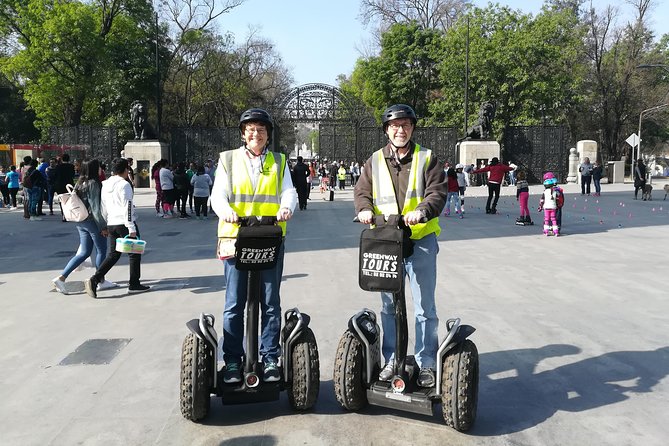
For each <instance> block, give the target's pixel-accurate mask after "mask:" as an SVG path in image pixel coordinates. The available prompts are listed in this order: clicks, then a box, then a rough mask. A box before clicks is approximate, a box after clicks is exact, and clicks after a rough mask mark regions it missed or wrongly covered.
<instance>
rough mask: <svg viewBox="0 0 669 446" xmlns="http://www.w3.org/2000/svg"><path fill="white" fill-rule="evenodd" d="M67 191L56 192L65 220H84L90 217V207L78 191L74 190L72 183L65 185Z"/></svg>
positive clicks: (76, 221) (77, 221)
mask: <svg viewBox="0 0 669 446" xmlns="http://www.w3.org/2000/svg"><path fill="white" fill-rule="evenodd" d="M65 188H66V189H67V192H66V193H64V194H56V195H57V196H58V199H59V200H60V206H61V208H62V209H63V218H64V219H65V221H71V222H75V223H79V222H82V221H84V220H86V219H87V218H88V215H89V214H88V209H86V205H85V204H84V201H83V200H82V199H81V198H79V195H78V194H77V191H76V190H74V187H72V185H71V184H67V185H66V186H65Z"/></svg>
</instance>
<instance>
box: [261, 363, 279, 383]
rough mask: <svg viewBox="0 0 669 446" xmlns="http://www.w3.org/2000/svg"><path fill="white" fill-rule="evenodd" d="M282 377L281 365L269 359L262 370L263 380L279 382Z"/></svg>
mask: <svg viewBox="0 0 669 446" xmlns="http://www.w3.org/2000/svg"><path fill="white" fill-rule="evenodd" d="M280 378H281V374H280V373H279V366H278V364H277V363H276V362H275V361H271V360H270V361H267V362H266V363H265V368H264V369H263V371H262V380H263V381H265V382H266V383H273V382H277V381H278V380H279V379H280Z"/></svg>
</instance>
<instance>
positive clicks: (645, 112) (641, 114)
mask: <svg viewBox="0 0 669 446" xmlns="http://www.w3.org/2000/svg"><path fill="white" fill-rule="evenodd" d="M664 107H669V104H660V105H656V106H655V107H651V108H647V109H645V110H641V113H639V133H638V135H639V143H638V144H637V146H636V147H637V158H634V148H632V163H634V161H636V160H637V159H639V158H641V118H642V117H643V115H647V114H649V113H651V112H654V111H655V110H659V109H661V108H664ZM632 165H634V164H632ZM632 178H634V173H632Z"/></svg>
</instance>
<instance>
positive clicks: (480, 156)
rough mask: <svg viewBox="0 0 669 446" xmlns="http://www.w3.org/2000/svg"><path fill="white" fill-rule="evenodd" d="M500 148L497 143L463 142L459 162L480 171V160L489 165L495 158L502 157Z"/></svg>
mask: <svg viewBox="0 0 669 446" xmlns="http://www.w3.org/2000/svg"><path fill="white" fill-rule="evenodd" d="M500 153H501V151H500V147H499V143H498V142H497V141H462V142H461V143H460V147H459V154H458V162H459V163H462V164H464V165H465V166H469V165H470V164H473V165H474V166H476V168H477V169H478V167H479V165H480V160H485V163H486V164H489V162H490V160H491V159H492V158H494V157H497V158H499V157H500Z"/></svg>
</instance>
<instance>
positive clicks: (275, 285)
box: [223, 243, 284, 363]
mask: <svg viewBox="0 0 669 446" xmlns="http://www.w3.org/2000/svg"><path fill="white" fill-rule="evenodd" d="M283 255H284V246H283V243H282V244H281V247H280V249H279V256H278V259H277V263H276V266H275V267H274V268H272V269H267V270H264V271H260V278H261V281H262V283H263V284H264V293H263V295H262V296H260V350H259V353H260V356H261V357H262V358H263V359H264V360H265V361H267V360H268V359H272V360H274V361H276V360H277V359H278V358H279V356H280V355H281V347H280V346H279V332H280V330H281V298H280V297H279V288H280V287H281V276H282V275H283ZM223 263H224V266H225V309H224V310H223V360H224V361H225V362H226V363H230V362H241V360H242V356H244V346H243V340H244V334H245V333H244V314H245V308H246V289H247V275H246V271H239V270H238V269H237V268H235V258H234V257H233V258H231V259H228V260H224V261H223ZM252 359H255V358H252Z"/></svg>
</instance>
